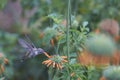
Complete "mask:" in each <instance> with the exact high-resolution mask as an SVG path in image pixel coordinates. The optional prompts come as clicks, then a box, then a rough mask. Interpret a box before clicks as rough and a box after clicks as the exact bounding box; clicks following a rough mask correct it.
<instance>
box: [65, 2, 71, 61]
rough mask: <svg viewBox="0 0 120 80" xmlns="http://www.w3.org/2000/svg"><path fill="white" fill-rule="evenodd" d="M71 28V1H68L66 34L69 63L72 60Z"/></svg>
mask: <svg viewBox="0 0 120 80" xmlns="http://www.w3.org/2000/svg"><path fill="white" fill-rule="evenodd" d="M70 27H71V0H68V9H67V34H66V39H67V56H68V62H69V60H70V55H69V44H70V40H69V28H70Z"/></svg>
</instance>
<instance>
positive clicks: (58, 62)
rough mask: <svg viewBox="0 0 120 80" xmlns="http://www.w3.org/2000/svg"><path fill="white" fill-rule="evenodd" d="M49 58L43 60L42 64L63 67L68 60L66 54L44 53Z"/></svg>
mask: <svg viewBox="0 0 120 80" xmlns="http://www.w3.org/2000/svg"><path fill="white" fill-rule="evenodd" d="M44 54H45V55H46V56H47V57H48V58H49V59H48V60H45V61H43V62H42V64H45V65H47V67H49V66H52V67H53V68H57V69H62V64H63V63H64V62H67V60H65V59H66V58H67V57H66V56H59V55H53V56H49V55H48V54H47V53H44Z"/></svg>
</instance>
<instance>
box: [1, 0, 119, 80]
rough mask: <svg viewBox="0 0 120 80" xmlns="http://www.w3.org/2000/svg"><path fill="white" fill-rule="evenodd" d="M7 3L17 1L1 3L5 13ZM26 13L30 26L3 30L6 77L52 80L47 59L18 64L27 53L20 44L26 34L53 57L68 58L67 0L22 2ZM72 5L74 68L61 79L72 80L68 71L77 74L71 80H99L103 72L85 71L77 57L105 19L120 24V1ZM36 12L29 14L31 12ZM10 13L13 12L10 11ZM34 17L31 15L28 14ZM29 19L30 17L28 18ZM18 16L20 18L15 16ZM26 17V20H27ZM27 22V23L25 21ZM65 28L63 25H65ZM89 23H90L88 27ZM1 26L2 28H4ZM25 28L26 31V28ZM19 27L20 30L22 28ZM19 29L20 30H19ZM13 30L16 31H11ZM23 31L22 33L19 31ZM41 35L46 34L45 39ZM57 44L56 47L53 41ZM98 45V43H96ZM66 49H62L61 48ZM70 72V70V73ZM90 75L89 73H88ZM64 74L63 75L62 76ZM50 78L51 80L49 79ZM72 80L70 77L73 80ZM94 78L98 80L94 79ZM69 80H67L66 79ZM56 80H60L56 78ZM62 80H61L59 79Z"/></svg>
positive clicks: (78, 0) (40, 57) (81, 1)
mask: <svg viewBox="0 0 120 80" xmlns="http://www.w3.org/2000/svg"><path fill="white" fill-rule="evenodd" d="M7 1H17V0H1V1H0V9H1V12H2V11H3V9H4V6H5V5H6V3H7ZM19 1H20V4H21V7H22V13H21V14H20V17H21V18H20V20H28V23H27V25H26V24H25V23H26V22H27V21H26V22H24V21H23V22H24V23H21V22H20V25H15V26H17V28H15V30H16V31H14V32H13V33H11V32H9V30H4V31H2V30H0V52H2V53H3V54H5V56H6V57H7V58H8V60H9V65H5V66H6V67H5V68H6V70H5V73H4V74H5V76H6V78H8V80H9V79H10V80H48V78H49V76H48V73H47V71H48V68H47V67H45V66H44V65H42V63H41V62H42V61H43V60H45V59H46V57H44V56H43V55H38V56H36V57H35V58H33V59H28V60H26V61H24V62H20V61H17V59H20V57H21V56H22V55H24V54H25V52H26V51H25V50H24V49H22V48H21V47H20V45H19V44H18V39H19V38H25V37H24V34H28V35H29V36H30V39H31V40H32V42H33V43H34V44H35V45H36V46H37V47H41V48H43V49H44V50H45V51H46V52H48V53H49V54H50V55H52V54H61V55H66V48H67V47H66V26H65V25H66V22H67V21H66V16H67V3H68V1H67V0H32V1H30V0H19ZM71 1H72V4H71V6H72V9H71V11H72V15H71V20H72V26H71V27H70V36H69V37H70V53H71V54H70V57H71V62H70V63H71V64H70V65H67V66H66V67H65V69H63V71H61V72H60V74H59V75H58V76H60V77H61V78H62V79H63V80H64V78H66V77H69V74H68V72H67V71H70V73H73V72H74V73H75V75H74V76H73V77H72V78H71V80H76V79H77V78H78V77H79V78H80V80H98V78H99V77H100V76H101V71H99V69H97V68H95V67H89V66H87V68H86V69H83V67H81V66H80V65H78V64H76V56H77V55H76V53H77V52H81V51H82V50H83V48H84V47H85V46H84V42H85V40H86V39H87V38H88V36H91V34H90V31H92V30H94V29H95V28H96V27H97V25H98V23H99V22H100V21H101V20H102V19H105V18H112V19H116V20H117V21H118V22H119V21H120V17H119V16H120V11H119V9H120V5H119V3H120V1H119V0H71ZM33 8H36V11H35V12H33V13H31V14H33V15H32V16H30V14H29V15H28V14H27V11H30V10H31V11H32V10H33ZM8 9H9V8H8ZM28 13H30V12H28ZM25 15H28V16H27V18H26V17H25ZM14 16H16V15H14ZM24 17H25V18H24ZM23 18H24V19H23ZM63 21H65V22H64V24H62V22H63ZM85 22H88V23H85ZM0 25H1V24H0ZM24 25H25V27H24ZM18 27H19V28H18ZM17 29H18V30H17ZM11 30H14V29H13V28H11ZM19 30H20V31H19ZM18 31H19V32H18ZM41 34H43V35H42V36H43V37H41ZM51 39H53V40H54V43H55V44H54V47H53V46H52V45H51V43H50V40H51ZM93 44H94V43H93ZM61 46H62V47H61ZM67 69H69V70H67ZM86 70H87V71H88V72H87V71H86ZM61 74H63V75H62V76H61ZM46 76H47V77H46ZM69 78H70V77H69ZM93 78H94V79H93ZM66 79H67V78H66ZM55 80H57V79H56V78H55ZM58 80H59V79H58Z"/></svg>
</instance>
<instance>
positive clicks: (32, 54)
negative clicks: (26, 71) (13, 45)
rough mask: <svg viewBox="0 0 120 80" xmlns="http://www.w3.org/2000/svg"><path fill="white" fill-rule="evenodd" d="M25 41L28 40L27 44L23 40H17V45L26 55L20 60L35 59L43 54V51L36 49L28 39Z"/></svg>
mask: <svg viewBox="0 0 120 80" xmlns="http://www.w3.org/2000/svg"><path fill="white" fill-rule="evenodd" d="M27 39H28V40H29V42H27V41H25V40H24V39H19V40H18V42H19V44H20V45H21V46H22V47H23V48H24V49H26V51H27V53H26V54H25V55H24V56H23V58H22V59H23V60H24V59H27V58H32V57H35V56H37V55H39V54H42V53H44V52H45V51H44V50H43V49H41V48H37V47H36V46H35V45H34V44H33V43H32V41H31V40H30V39H29V38H28V37H27Z"/></svg>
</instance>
